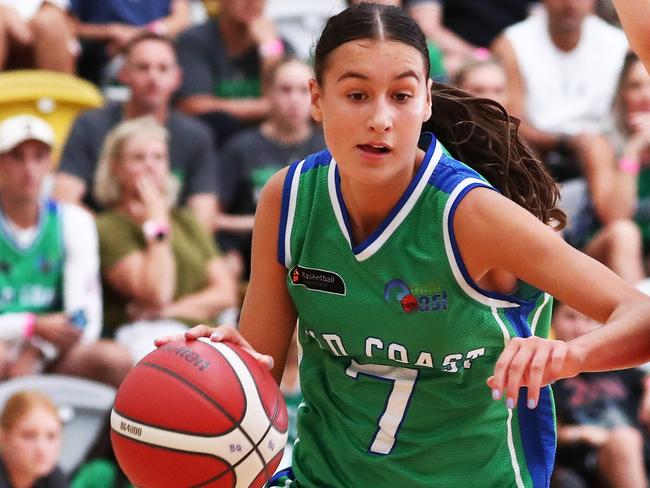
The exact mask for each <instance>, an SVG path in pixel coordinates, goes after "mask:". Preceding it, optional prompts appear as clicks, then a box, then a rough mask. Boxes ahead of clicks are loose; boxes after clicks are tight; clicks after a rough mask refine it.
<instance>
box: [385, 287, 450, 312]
mask: <svg viewBox="0 0 650 488" xmlns="http://www.w3.org/2000/svg"><path fill="white" fill-rule="evenodd" d="M384 300H386V302H388V303H390V302H391V301H394V300H396V301H398V302H399V304H400V306H401V307H402V310H403V311H404V312H406V313H413V312H417V311H420V312H439V311H442V310H447V290H437V291H434V290H428V289H426V288H420V287H418V288H417V289H415V288H414V289H413V290H412V289H411V288H410V287H409V286H408V285H407V284H406V282H405V281H404V280H400V279H395V280H390V281H389V282H388V283H386V286H384Z"/></svg>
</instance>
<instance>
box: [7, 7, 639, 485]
mask: <svg viewBox="0 0 650 488" xmlns="http://www.w3.org/2000/svg"><path fill="white" fill-rule="evenodd" d="M353 3H357V2H356V1H354V0H353V1H348V2H347V5H349V4H353ZM378 3H385V4H391V5H395V6H398V7H401V8H404V9H406V10H407V11H408V12H409V13H410V14H411V15H412V16H413V17H414V18H415V19H416V20H417V21H418V23H419V24H420V25H421V27H422V30H423V31H424V32H425V34H426V36H427V38H428V45H429V50H430V61H431V72H430V75H431V77H432V78H433V79H435V80H437V81H441V82H447V83H451V84H454V85H456V86H458V87H460V88H462V89H463V90H465V91H467V92H468V93H470V94H472V95H473V96H476V97H485V98H491V99H493V100H496V101H497V102H499V103H500V104H501V105H502V106H503V107H505V108H506V109H507V110H508V112H509V113H510V114H512V115H513V116H515V117H516V118H518V119H519V120H520V121H521V123H520V126H519V131H520V134H521V135H522V136H523V137H524V138H525V140H526V141H527V143H528V144H529V145H530V146H531V147H532V148H533V149H534V151H535V152H536V154H537V155H538V157H539V158H540V159H541V160H542V161H543V162H544V163H545V164H546V165H547V167H548V169H549V171H550V172H551V173H552V174H553V176H554V177H555V178H556V179H557V181H558V185H559V186H560V191H561V195H562V202H561V203H562V206H563V207H564V209H565V210H566V212H567V213H568V215H569V225H568V226H567V228H566V229H564V230H563V231H562V232H563V234H564V237H565V238H566V240H567V241H568V242H569V243H570V244H571V245H573V246H575V247H578V248H580V249H581V250H583V251H584V252H586V253H587V254H589V255H591V256H592V257H594V258H595V259H597V260H599V261H601V262H602V263H604V264H605V265H606V266H608V267H609V268H611V269H612V270H613V271H614V272H615V273H617V274H619V275H620V276H621V277H623V278H624V279H625V280H628V281H630V282H632V283H635V284H639V285H640V286H641V287H643V286H644V280H646V279H647V277H648V271H649V269H650V268H649V266H650V75H648V73H647V71H646V70H645V68H644V67H643V65H642V64H641V63H640V62H639V60H638V58H637V57H636V56H635V55H634V54H633V53H631V52H630V51H629V48H628V44H627V40H626V37H625V35H624V33H623V31H622V30H620V27H619V26H618V24H617V19H616V14H615V11H614V10H613V8H612V7H611V4H610V3H609V2H608V1H607V0H601V1H597V0H539V1H532V0H482V1H480V2H478V1H474V0H404V1H399V0H392V1H390V0H385V1H381V2H378ZM345 6H346V2H342V1H337V0H312V1H310V2H294V1H291V0H203V1H200V0H146V1H145V0H141V1H133V0H104V1H102V2H96V1H91V0H0V87H8V89H7V90H5V94H4V95H3V94H2V93H0V380H2V381H5V382H6V381H9V380H11V379H12V378H19V377H25V376H30V375H41V374H58V375H71V376H75V377H79V378H85V379H88V380H92V381H96V382H100V383H104V384H106V385H110V386H112V387H113V388H117V387H118V386H119V384H120V381H121V380H122V378H123V377H124V376H125V375H126V374H127V372H128V371H129V369H130V368H131V367H132V365H133V364H134V362H136V361H138V360H139V359H140V358H142V357H143V356H144V355H146V354H147V353H148V352H150V351H151V350H152V349H153V347H154V346H153V339H154V338H155V337H159V336H163V335H167V334H173V333H176V332H178V331H182V330H184V329H186V328H187V326H188V325H190V324H195V323H199V322H202V323H208V324H218V323H231V324H236V321H237V317H238V310H239V306H240V304H241V300H242V297H243V294H244V293H245V289H246V282H247V279H248V276H249V273H250V259H251V255H250V247H251V233H252V228H253V216H254V214H255V207H256V203H257V199H258V197H259V193H260V190H261V188H262V187H263V185H264V184H265V183H266V181H267V180H268V179H269V178H270V176H271V175H272V174H273V173H274V172H276V171H277V170H279V169H280V168H282V167H283V166H285V165H286V164H289V163H291V162H293V161H295V160H299V159H302V158H304V157H306V156H307V155H309V154H311V153H314V152H317V151H319V150H320V149H322V148H323V146H324V145H325V141H324V139H323V135H322V132H321V130H320V128H319V127H318V126H317V125H316V124H315V123H314V122H313V121H312V119H311V107H310V93H309V80H310V78H311V77H312V72H311V67H310V62H311V46H312V45H313V43H314V42H315V41H316V39H317V38H318V36H319V33H320V30H321V28H322V26H323V24H324V22H325V21H326V20H327V18H328V17H329V16H331V15H333V14H335V13H337V12H338V11H340V10H341V9H342V8H345ZM35 80H42V82H40V81H39V83H36V82H35ZM55 87H56V89H55ZM61 87H64V88H65V89H64V88H61ZM66 90H67V92H69V93H72V94H73V96H72V97H70V96H69V95H67V96H66V95H64V93H65V91H66ZM0 91H2V90H0ZM82 93H85V94H87V95H88V94H90V95H93V96H95V98H93V97H92V96H90V95H88V96H87V97H86V98H87V99H88V101H86V102H84V103H81V102H80V100H81V98H82V96H81V95H82ZM75 94H76V99H77V100H76V101H77V102H79V103H77V104H76V105H74V104H73V105H74V107H73V108H71V109H69V110H68V111H67V112H66V111H65V110H64V107H65V106H66V104H69V102H70V100H71V99H75V96H74V95H75ZM84 99H85V98H84ZM92 100H95V101H92ZM99 101H101V102H99ZM443 142H444V141H443ZM269 245H274V244H273V243H269ZM645 286H647V285H645ZM595 326H598V324H594V323H592V322H590V321H588V320H587V319H585V318H584V317H582V316H580V315H579V314H578V313H577V312H575V311H573V310H571V309H569V308H568V307H566V306H564V305H558V306H557V307H556V312H555V316H554V330H555V333H556V335H557V337H558V338H561V339H570V338H571V337H573V336H575V335H577V334H581V333H584V332H586V331H587V330H589V329H590V328H593V327H595ZM295 356H296V354H293V355H292V356H291V357H292V358H293V359H292V362H291V364H289V365H288V370H287V380H286V384H285V385H284V386H283V389H284V391H285V393H286V395H287V398H288V399H290V400H291V404H292V405H294V406H296V405H297V404H298V402H299V398H300V396H299V386H298V379H297V370H296V364H294V363H296V359H295ZM1 388H2V383H0V390H1ZM556 394H557V399H558V420H559V437H558V443H559V454H558V469H557V470H556V475H555V477H554V480H553V484H554V486H556V487H560V488H562V487H566V488H573V487H576V488H578V487H584V486H616V487H618V486H620V487H632V486H634V487H643V486H648V481H647V473H648V466H650V464H649V461H650V450H648V448H647V446H648V443H647V440H648V434H649V432H650V430H648V428H649V427H650V377H648V376H646V374H645V373H644V371H643V370H629V371H622V372H616V373H599V374H593V375H581V376H579V377H578V378H574V379H572V380H565V381H563V382H560V384H558V385H556ZM21 395H22V396H21ZM39 395H40V396H39ZM6 409H7V410H6V411H5V413H4V414H2V416H0V431H1V432H0V434H1V435H0V441H1V444H0V446H1V448H0V478H2V477H4V478H6V479H7V480H10V482H9V483H8V484H3V480H2V479H0V485H1V486H13V485H12V482H13V483H18V481H20V483H21V486H57V487H58V486H68V484H67V483H68V482H67V481H65V476H64V474H63V472H62V471H61V470H60V469H58V468H56V469H55V468H54V466H55V464H56V463H55V459H56V453H57V452H58V449H59V448H60V446H59V444H60V439H59V438H60V435H61V432H60V431H61V425H60V419H59V417H58V416H57V415H54V414H56V406H54V404H53V403H52V402H51V401H50V400H49V399H47V398H46V397H44V396H43V395H42V394H38V393H33V392H32V393H29V392H28V393H23V394H19V395H18V396H16V397H12V398H11V399H10V400H9V401H8V402H7V406H6ZM294 410H295V409H294ZM33 411H38V412H41V413H40V416H39V417H38V419H37V418H36V417H35V416H34V415H33ZM7 412H9V413H7ZM12 412H13V413H12ZM29 422H32V424H33V425H32V424H30V425H31V427H29V428H30V429H32V432H38V433H39V434H38V435H43V436H45V437H47V438H48V439H49V444H47V445H46V448H47V449H45V450H47V451H48V452H49V453H50V454H47V455H46V454H44V455H43V456H41V458H42V459H41V458H39V459H40V460H33V461H32V462H30V463H27V462H25V460H24V459H22V458H21V456H20V455H17V454H16V455H9V454H8V453H9V452H10V451H11V452H15V453H19V452H23V451H20V449H23V450H24V451H25V452H31V451H30V447H29V445H26V444H23V445H20V442H22V441H21V439H20V436H19V435H18V434H16V433H15V432H17V430H16V429H19V428H22V427H21V425H23V424H24V423H27V424H29ZM107 425H108V424H105V425H104V430H105V428H107V427H106V426H107ZM25 428H27V427H25ZM12 433H13V434H12ZM105 433H106V432H104V434H105ZM12 435H13V436H14V437H12ZM12 443H14V444H12ZM102 443H103V444H102ZM10 445H11V446H14V447H11V448H9V447H7V448H5V446H10ZM102 445H103V448H102ZM16 446H17V447H16ZM47 446H49V447H47ZM91 452H92V453H93V454H92V455H93V456H95V457H102V458H103V459H104V460H105V461H106V462H107V463H108V464H107V465H106V466H104V468H106V469H109V470H110V469H114V470H115V473H113V475H107V474H106V473H105V472H104V473H103V474H101V475H100V474H89V473H95V471H93V470H94V469H97V466H96V465H93V464H92V463H93V460H92V459H90V457H92V456H89V459H87V460H86V461H87V462H85V463H81V464H79V466H77V467H76V470H75V471H76V473H66V475H71V474H74V476H73V481H72V486H75V487H77V488H81V487H85V486H93V487H95V488H103V487H104V486H106V487H110V486H115V487H117V486H122V485H123V483H122V482H124V481H125V480H124V479H123V477H121V476H120V474H119V471H118V470H116V469H115V465H114V463H113V464H111V454H110V446H108V444H107V442H106V436H105V435H101V436H99V438H98V441H97V445H96V446H95V447H94V448H93V449H92V450H91ZM52 453H54V454H53V455H54V457H52V455H51V454H52ZM25 459H27V458H25ZM30 459H31V458H30ZM35 459H36V458H35ZM46 468H47V469H46ZM102 469H103V468H102ZM100 471H101V469H100ZM25 480H27V481H25ZM29 480H31V481H29ZM88 480H91V481H88ZM29 483H31V484H29ZM37 483H39V484H38V485H37ZM41 483H42V484H41ZM48 483H49V484H48Z"/></svg>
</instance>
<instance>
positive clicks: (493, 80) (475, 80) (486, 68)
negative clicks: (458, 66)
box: [460, 64, 508, 107]
mask: <svg viewBox="0 0 650 488" xmlns="http://www.w3.org/2000/svg"><path fill="white" fill-rule="evenodd" d="M460 88H462V89H463V90H465V91H466V92H468V93H470V94H471V95H474V96H475V97H483V98H490V99H492V100H494V101H496V102H499V103H500V104H501V105H503V106H504V107H507V104H508V83H507V80H506V75H505V73H504V71H503V69H501V68H500V67H499V66H497V65H495V64H483V65H480V66H477V67H476V68H474V69H472V70H470V71H469V72H468V73H467V74H466V75H465V79H464V80H463V84H462V86H461V87H460Z"/></svg>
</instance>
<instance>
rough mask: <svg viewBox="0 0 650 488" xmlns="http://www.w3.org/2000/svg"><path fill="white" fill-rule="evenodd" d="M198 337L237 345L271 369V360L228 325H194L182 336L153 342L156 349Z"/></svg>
mask: <svg viewBox="0 0 650 488" xmlns="http://www.w3.org/2000/svg"><path fill="white" fill-rule="evenodd" d="M200 337H209V338H210V340H211V341H214V342H222V341H228V342H232V343H233V344H237V345H238V346H240V347H241V348H242V349H245V350H246V352H248V353H249V354H250V355H251V356H253V357H254V358H255V359H257V360H258V361H259V362H260V363H261V364H262V365H264V366H265V367H267V368H268V369H273V358H272V357H271V356H268V355H266V354H261V353H259V352H257V351H256V350H255V349H253V346H251V345H250V344H249V343H248V341H247V340H246V339H244V336H242V335H241V334H240V333H239V331H238V330H237V329H235V328H234V327H232V326H230V325H220V326H219V327H210V326H208V325H196V326H194V327H192V328H191V329H190V330H188V331H186V332H185V333H183V334H176V335H171V336H166V337H159V338H158V339H156V340H155V341H154V344H155V345H156V347H160V346H163V345H165V344H167V343H168V342H174V341H195V340H196V339H198V338H200Z"/></svg>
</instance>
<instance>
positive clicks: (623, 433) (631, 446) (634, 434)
mask: <svg viewBox="0 0 650 488" xmlns="http://www.w3.org/2000/svg"><path fill="white" fill-rule="evenodd" d="M604 449H607V450H609V451H611V452H612V453H617V454H619V455H622V454H624V453H625V452H641V450H642V449H643V436H642V435H641V432H640V431H639V430H638V429H636V428H635V427H617V428H615V429H613V430H612V431H610V434H609V439H608V441H607V443H606V444H605V446H604Z"/></svg>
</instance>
